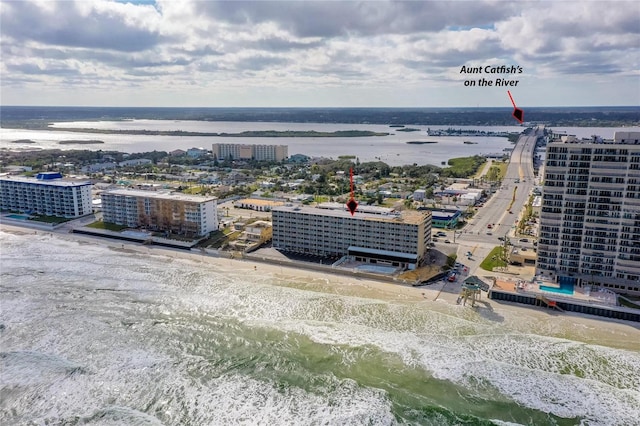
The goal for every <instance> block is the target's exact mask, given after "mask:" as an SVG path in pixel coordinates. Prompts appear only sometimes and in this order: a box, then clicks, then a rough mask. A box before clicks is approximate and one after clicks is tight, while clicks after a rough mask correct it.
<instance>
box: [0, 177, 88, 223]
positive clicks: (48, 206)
mask: <svg viewBox="0 0 640 426" xmlns="http://www.w3.org/2000/svg"><path fill="white" fill-rule="evenodd" d="M0 208H1V209H2V210H5V211H16V212H21V213H32V214H39V215H46V216H58V217H66V218H76V217H81V216H84V215H87V214H90V213H92V212H93V209H92V206H91V182H89V181H76V180H67V179H63V178H62V175H61V174H60V173H39V174H38V175H37V176H36V177H35V178H33V177H25V176H4V177H2V178H0Z"/></svg>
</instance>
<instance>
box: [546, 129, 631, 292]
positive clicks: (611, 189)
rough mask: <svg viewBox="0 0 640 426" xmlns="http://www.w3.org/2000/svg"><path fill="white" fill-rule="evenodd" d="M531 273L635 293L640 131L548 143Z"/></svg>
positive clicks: (573, 282)
mask: <svg viewBox="0 0 640 426" xmlns="http://www.w3.org/2000/svg"><path fill="white" fill-rule="evenodd" d="M542 194H543V195H542V210H541V213H540V238H539V241H538V260H537V264H536V273H537V274H538V275H540V276H542V277H545V278H547V279H551V280H553V281H556V282H559V283H567V284H574V285H579V286H581V285H590V284H592V285H595V286H602V287H606V288H609V289H611V290H613V291H616V292H620V293H629V294H640V132H616V133H615V135H614V139H613V140H602V139H600V138H594V139H588V140H585V139H582V140H580V139H576V138H575V137H573V136H563V137H562V138H561V140H557V141H553V142H551V143H549V144H548V145H547V157H546V162H545V168H544V186H543V191H542Z"/></svg>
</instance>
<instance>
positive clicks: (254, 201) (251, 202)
mask: <svg viewBox="0 0 640 426" xmlns="http://www.w3.org/2000/svg"><path fill="white" fill-rule="evenodd" d="M282 205H284V201H278V200H268V199H264V198H243V199H241V200H236V201H234V202H233V207H236V208H239V209H251V210H255V211H258V212H270V211H271V209H273V208H274V207H277V206H282Z"/></svg>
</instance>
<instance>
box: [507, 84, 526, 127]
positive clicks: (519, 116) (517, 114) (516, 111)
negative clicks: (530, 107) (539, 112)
mask: <svg viewBox="0 0 640 426" xmlns="http://www.w3.org/2000/svg"><path fill="white" fill-rule="evenodd" d="M507 93H508V94H509V99H511V104H512V105H513V113H512V114H511V115H512V116H513V118H515V119H516V120H518V122H519V123H520V124H522V123H523V122H524V111H523V110H521V109H520V108H518V107H516V103H515V102H513V97H512V96H511V91H510V90H507Z"/></svg>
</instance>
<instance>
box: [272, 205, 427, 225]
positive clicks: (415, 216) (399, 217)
mask: <svg viewBox="0 0 640 426" xmlns="http://www.w3.org/2000/svg"><path fill="white" fill-rule="evenodd" d="M359 210H360V207H358V209H357V210H356V212H355V214H354V215H353V216H351V213H350V212H348V211H347V210H332V209H321V208H317V207H307V206H299V205H285V206H279V207H275V208H273V210H272V211H273V212H279V211H281V212H295V213H301V214H313V215H318V216H328V217H339V218H346V219H355V220H372V221H380V222H396V223H409V224H414V225H418V224H420V223H422V222H423V221H424V219H425V217H428V216H429V215H430V212H429V211H422V212H419V211H416V210H405V211H403V212H400V213H395V214H389V215H381V214H373V213H365V212H360V211H359Z"/></svg>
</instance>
